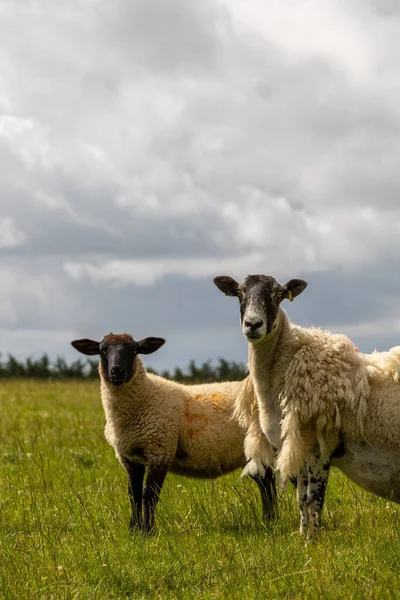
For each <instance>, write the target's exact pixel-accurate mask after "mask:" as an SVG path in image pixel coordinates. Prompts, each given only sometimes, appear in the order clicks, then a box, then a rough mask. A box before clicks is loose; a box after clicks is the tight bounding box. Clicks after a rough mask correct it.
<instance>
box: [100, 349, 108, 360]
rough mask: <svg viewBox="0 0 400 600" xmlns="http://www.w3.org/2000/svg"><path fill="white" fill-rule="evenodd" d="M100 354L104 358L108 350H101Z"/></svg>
mask: <svg viewBox="0 0 400 600" xmlns="http://www.w3.org/2000/svg"><path fill="white" fill-rule="evenodd" d="M100 356H101V357H102V358H107V350H100Z"/></svg>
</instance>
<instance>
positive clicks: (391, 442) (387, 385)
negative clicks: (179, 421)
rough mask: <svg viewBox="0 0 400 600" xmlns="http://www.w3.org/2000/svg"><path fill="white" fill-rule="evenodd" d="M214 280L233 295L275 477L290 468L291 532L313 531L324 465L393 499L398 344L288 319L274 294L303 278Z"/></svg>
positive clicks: (399, 454) (399, 419) (294, 288)
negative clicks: (293, 490)
mask: <svg viewBox="0 0 400 600" xmlns="http://www.w3.org/2000/svg"><path fill="white" fill-rule="evenodd" d="M214 282H215V284H216V285H217V287H218V288H219V289H220V290H221V291H222V292H224V293H225V294H226V295H229V296H237V297H239V301H240V312H241V327H242V332H243V334H244V336H245V337H246V338H247V340H248V341H249V369H250V375H251V377H252V379H253V384H254V388H255V391H256V395H257V401H258V406H259V415H260V425H261V429H262V431H263V432H264V433H265V434H266V436H267V437H268V439H269V440H270V442H271V443H272V444H273V445H274V446H275V447H277V448H278V449H279V455H278V459H277V462H276V467H277V470H278V471H279V473H280V476H281V477H282V480H283V481H285V480H287V479H288V478H289V477H290V476H293V475H299V478H298V503H299V508H300V518H301V522H300V532H301V533H302V534H306V533H307V535H308V538H311V537H313V536H314V535H315V534H316V533H317V532H318V529H319V523H320V514H321V511H322V506H323V501H324V496H325V491H326V485H327V482H328V476H329V469H330V465H331V464H332V465H334V466H337V467H338V468H339V469H340V470H341V471H343V473H345V474H346V475H347V476H348V477H349V478H350V479H352V480H353V481H355V482H356V483H357V484H359V485H360V486H361V487H363V488H364V489H366V490H368V491H370V492H372V493H374V494H377V495H378V496H382V497H384V498H388V499H390V500H393V501H395V502H400V433H399V432H400V383H399V378H400V363H399V361H398V360H397V356H398V355H399V349H398V348H397V349H392V350H391V351H390V352H385V353H373V354H370V355H368V354H362V353H361V352H359V351H358V349H357V348H355V346H354V345H353V344H352V342H351V341H350V340H349V339H348V338H347V337H346V336H344V335H337V334H331V333H329V332H326V331H322V330H320V329H315V328H301V327H297V326H294V325H292V324H291V323H290V322H289V320H288V318H287V316H286V314H285V312H284V311H283V310H282V309H281V308H280V303H281V301H282V300H283V299H285V298H288V299H289V300H293V298H295V297H296V296H298V295H299V294H301V292H302V291H303V290H304V289H305V288H306V286H307V283H306V282H305V281H303V280H300V279H292V280H290V281H289V282H288V283H286V284H285V285H283V286H281V285H279V283H278V282H277V281H276V280H275V279H274V278H273V277H269V276H265V275H249V276H248V277H247V278H246V279H245V280H244V282H243V283H241V284H238V283H237V282H236V281H235V280H233V279H232V278H230V277H217V278H215V279H214ZM281 419H282V420H281ZM249 435H251V433H250V434H249ZM255 443H256V441H255ZM249 445H250V446H251V442H249Z"/></svg>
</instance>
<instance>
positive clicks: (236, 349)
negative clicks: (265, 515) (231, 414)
mask: <svg viewBox="0 0 400 600" xmlns="http://www.w3.org/2000/svg"><path fill="white" fill-rule="evenodd" d="M0 8H1V10H2V20H1V23H0V40H1V41H0V49H1V48H2V49H3V52H0V75H1V78H2V82H3V83H2V90H1V92H0V164H1V171H2V173H1V178H0V198H1V207H0V253H1V256H2V266H1V277H2V283H3V285H2V292H1V295H0V350H1V351H3V352H4V351H8V350H9V351H11V352H16V353H20V354H33V353H37V352H39V350H40V348H43V350H46V351H48V352H49V353H53V354H54V353H59V354H64V355H68V356H71V357H72V356H73V351H72V350H71V349H70V348H69V346H68V343H69V341H70V339H69V338H70V337H71V336H75V335H88V336H92V337H98V336H99V335H103V334H104V333H106V332H107V331H110V330H113V331H130V332H132V333H134V334H135V335H136V333H138V334H139V335H140V336H145V335H165V337H167V338H168V344H167V345H166V346H165V349H164V350H163V352H162V353H161V351H160V353H158V354H157V355H155V356H154V361H156V363H157V364H159V365H163V364H165V365H169V366H173V365H174V364H182V361H183V363H184V364H185V363H186V362H187V360H189V359H190V358H192V357H194V358H196V357H197V358H198V359H202V360H203V359H204V360H205V359H206V358H208V356H209V357H214V358H215V357H217V356H218V355H224V356H226V358H230V359H237V360H239V359H244V358H243V357H244V356H245V353H246V346H245V344H243V340H242V338H241V335H240V331H239V325H238V314H237V306H236V304H235V302H232V301H231V302H230V301H229V300H228V299H224V298H223V297H222V296H221V295H220V294H218V291H217V290H216V289H214V286H213V284H212V281H211V280H212V277H213V276H215V275H217V274H222V273H225V274H231V275H233V276H235V277H236V278H238V279H240V278H242V277H244V276H245V275H246V274H247V273H249V272H253V273H254V272H266V273H269V274H272V275H274V276H275V277H277V278H278V279H279V280H283V279H285V278H286V279H289V278H290V277H301V276H303V277H304V278H305V279H307V280H308V281H309V282H310V285H309V288H308V289H307V292H306V293H305V294H304V296H302V297H301V298H299V300H298V302H296V303H294V304H293V305H290V306H289V308H288V310H289V313H290V315H291V316H292V318H293V319H294V320H295V321H299V322H300V323H304V324H314V325H321V326H326V327H330V328H333V329H335V330H337V331H340V330H344V331H345V332H348V333H349V334H351V335H352V336H353V337H354V338H355V340H356V343H357V344H358V345H360V346H362V347H365V349H372V348H371V347H370V346H371V345H376V346H380V347H385V346H384V344H390V345H395V343H396V342H395V340H396V337H397V336H398V330H400V325H399V324H398V323H397V316H396V315H397V305H398V301H397V300H398V295H399V293H400V285H399V284H398V282H397V281H396V276H395V274H396V265H397V264H398V260H399V254H400V245H399V239H400V237H399V233H400V226H399V223H400V205H399V203H398V196H399V193H400V179H399V177H398V166H397V162H398V160H397V158H398V156H399V154H400V147H399V139H400V136H399V128H400V108H399V107H400V87H399V85H398V65H397V62H396V60H395V57H396V54H397V53H396V49H397V50H398V49H400V48H399V45H400V41H399V40H400V36H399V33H400V21H399V19H398V15H397V14H396V10H395V5H394V4H393V3H391V2H382V3H378V2H375V1H373V0H371V1H370V2H365V3H364V2H355V3H352V4H351V5H346V7H344V5H343V3H341V2H339V1H337V2H336V1H334V2H332V1H331V0H329V1H328V0H321V2H320V3H318V5H315V4H314V5H313V9H312V11H311V8H310V4H309V3H308V2H306V1H304V2H303V1H302V2H299V3H289V4H288V3H282V2H278V0H272V1H271V2H269V3H268V4H266V3H265V2H263V1H262V0H251V1H249V2H247V3H236V4H232V3H231V2H228V1H227V0H218V1H217V0H206V1H204V2H201V3H199V2H195V0H168V2H162V3H160V2H158V1H156V0H149V1H148V2H139V1H134V2H127V1H125V0H117V1H116V2H113V3H109V2H105V1H104V0H94V1H93V2H90V3H82V2H78V1H77V0H71V2H68V3H67V4H64V5H62V6H61V5H58V4H57V5H56V4H55V3H54V2H50V1H49V0H44V1H43V2H40V3H37V2H34V1H33V0H32V1H24V2H22V1H21V2H8V1H6V0H0ZM153 328H154V329H153ZM137 329H138V330H139V331H137ZM374 340H375V344H374ZM33 351H34V352H33ZM68 353H69V354H68ZM186 358H187V360H186Z"/></svg>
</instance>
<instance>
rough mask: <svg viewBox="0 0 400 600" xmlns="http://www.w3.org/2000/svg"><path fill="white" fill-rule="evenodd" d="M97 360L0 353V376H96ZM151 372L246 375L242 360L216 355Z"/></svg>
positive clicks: (185, 377)
mask: <svg viewBox="0 0 400 600" xmlns="http://www.w3.org/2000/svg"><path fill="white" fill-rule="evenodd" d="M98 365H99V361H98V360H91V359H87V360H82V359H78V360H75V361H73V362H71V363H67V361H66V360H65V359H64V358H61V357H57V358H56V359H55V360H54V361H51V360H50V358H49V357H48V355H47V354H43V356H42V357H41V358H39V359H36V360H34V359H33V358H27V359H26V360H25V361H18V360H17V359H16V358H15V357H14V356H12V355H11V354H9V355H8V357H7V358H6V359H5V360H3V359H2V358H1V354H0V377H3V378H6V377H7V378H13V377H15V378H22V377H29V378H35V379H69V378H71V379H95V378H97V377H98V376H99V373H98V368H99V366H98ZM147 370H148V371H149V372H150V373H155V374H156V375H161V376H162V377H166V378H167V379H174V380H175V381H179V382H182V383H207V382H212V381H240V380H241V379H244V378H245V377H246V375H247V370H246V366H245V365H244V363H238V362H235V361H229V360H225V359H224V358H218V360H217V362H216V363H215V364H214V363H213V362H212V361H211V360H207V361H205V362H203V363H202V364H199V365H198V364H196V362H195V361H194V360H191V361H190V362H189V364H188V366H187V367H186V369H184V370H182V369H181V368H179V367H176V368H175V369H173V370H171V371H169V370H164V371H161V372H160V373H159V372H157V371H155V370H154V369H152V368H151V367H148V368H147Z"/></svg>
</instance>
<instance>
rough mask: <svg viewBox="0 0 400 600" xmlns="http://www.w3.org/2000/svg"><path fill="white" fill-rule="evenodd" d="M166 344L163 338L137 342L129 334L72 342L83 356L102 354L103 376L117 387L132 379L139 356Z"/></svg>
mask: <svg viewBox="0 0 400 600" xmlns="http://www.w3.org/2000/svg"><path fill="white" fill-rule="evenodd" d="M164 343H165V340H164V339H163V338H155V337H148V338H144V339H143V340H140V341H138V342H136V341H135V340H134V339H133V337H132V336H131V335H129V334H127V333H122V334H114V333H109V334H108V335H106V336H104V338H103V339H102V340H101V342H95V341H93V340H88V339H82V340H75V341H74V342H71V344H72V345H73V347H74V348H76V350H78V351H79V352H82V354H87V355H89V356H93V355H95V354H100V360H101V371H102V374H103V376H104V377H105V378H106V379H107V380H108V381H110V382H111V383H112V384H113V385H115V386H120V385H122V384H123V383H126V382H128V381H130V380H131V379H132V376H133V371H134V367H135V359H136V356H137V355H138V354H151V353H152V352H155V351H156V350H158V348H160V347H161V346H162V345H163V344H164Z"/></svg>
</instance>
